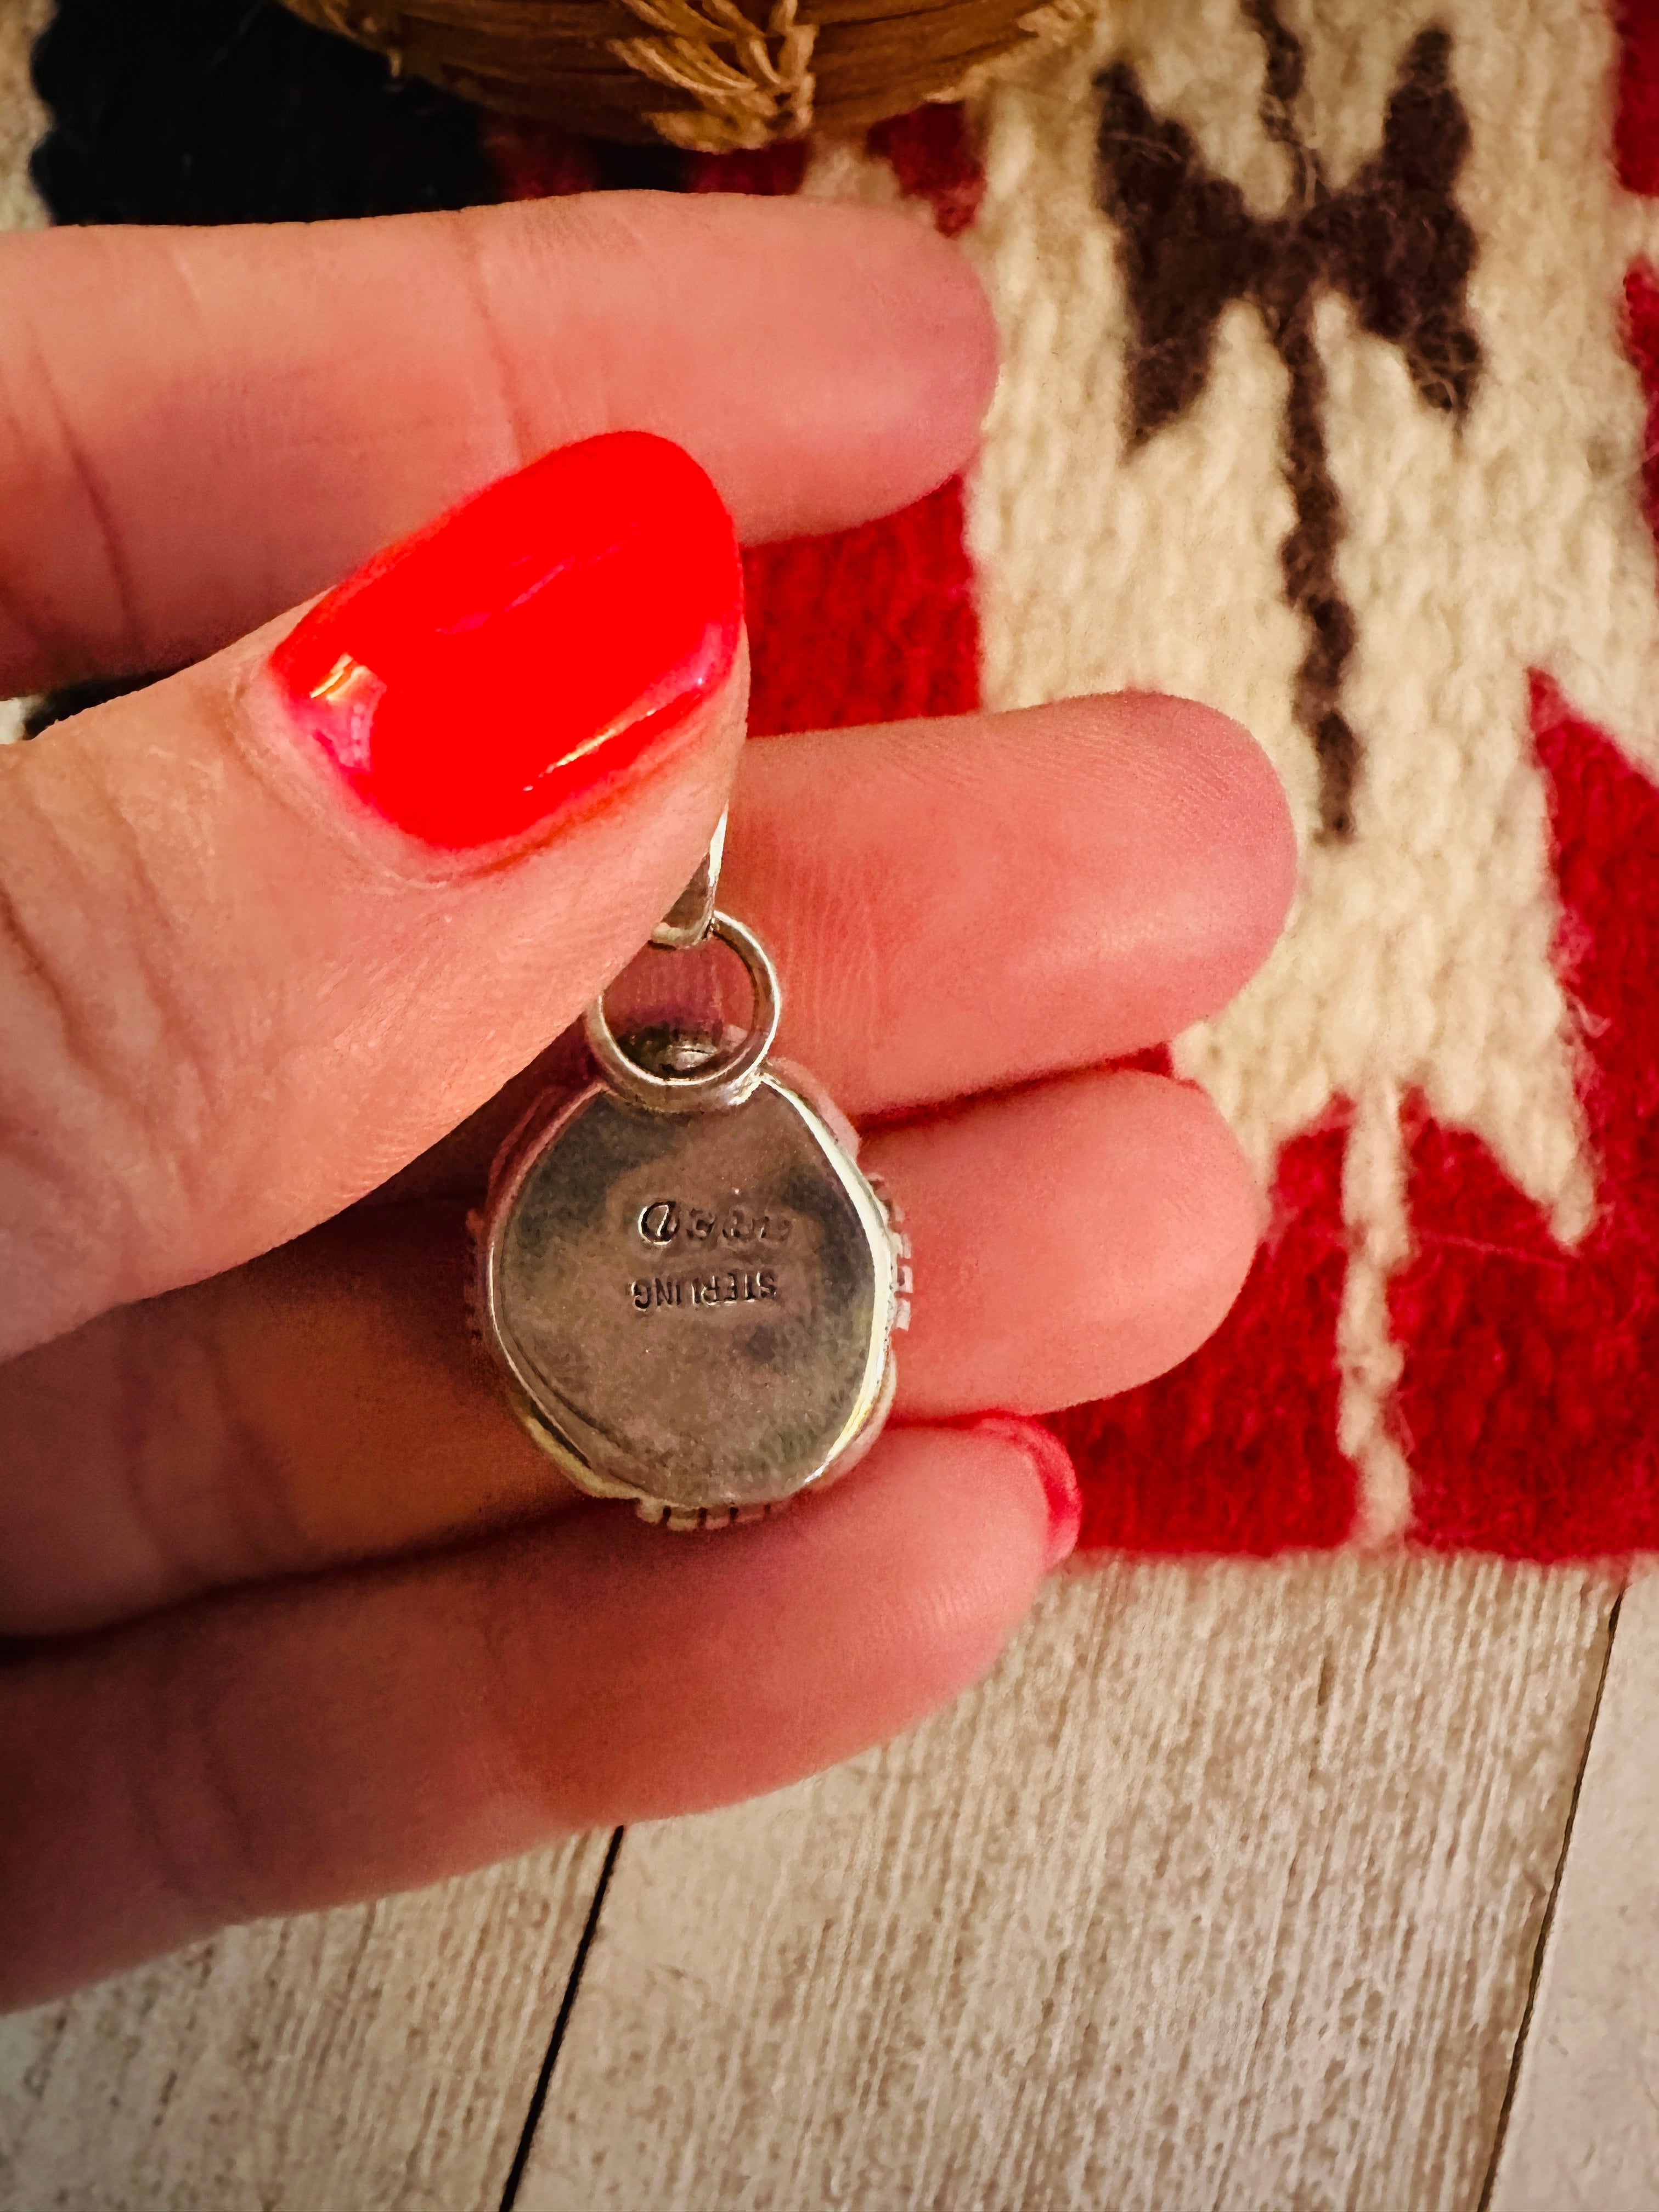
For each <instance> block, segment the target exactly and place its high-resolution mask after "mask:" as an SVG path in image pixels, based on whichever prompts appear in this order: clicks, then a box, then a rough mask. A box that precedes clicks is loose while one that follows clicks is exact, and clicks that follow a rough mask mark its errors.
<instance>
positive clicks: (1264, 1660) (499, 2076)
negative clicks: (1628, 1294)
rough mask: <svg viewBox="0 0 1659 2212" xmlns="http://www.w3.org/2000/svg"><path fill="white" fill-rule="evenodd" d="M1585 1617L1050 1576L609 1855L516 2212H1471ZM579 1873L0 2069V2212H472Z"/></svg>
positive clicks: (1439, 1568) (1444, 1582)
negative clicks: (948, 1702)
mask: <svg viewBox="0 0 1659 2212" xmlns="http://www.w3.org/2000/svg"><path fill="white" fill-rule="evenodd" d="M1612 1601H1613V1585H1612V1584H1611V1583H1606V1582H1603V1581H1600V1580H1598V1579H1597V1578H1595V1577H1592V1576H1589V1575H1583V1574H1577V1573H1574V1572H1571V1571H1554V1572H1550V1573H1547V1572H1544V1571H1539V1570H1526V1569H1522V1570H1504V1569H1503V1568H1500V1567H1497V1566H1494V1565H1491V1564H1489V1563H1481V1562H1471V1561H1461V1562H1438V1561H1425V1562H1417V1563H1413V1562H1407V1561H1396V1562H1394V1563H1391V1564H1389V1565H1379V1564H1376V1563H1369V1564H1368V1563H1364V1562H1360V1561H1354V1560H1352V1559H1346V1560H1345V1559H1337V1560H1323V1561H1316V1562H1309V1563H1305V1564H1303V1565H1295V1566H1287V1567H1261V1566H1251V1565H1232V1566H1221V1567H1213V1568H1210V1569H1205V1570H1200V1569H1191V1568H1184V1567H1180V1566H1176V1565H1168V1564H1165V1565H1129V1564H1117V1565H1109V1566H1106V1567H1103V1568H1098V1569H1095V1570H1093V1571H1091V1572H1090V1573H1088V1574H1087V1575H1085V1576H1079V1577H1071V1578H1066V1579H1064V1580H1062V1581H1061V1582H1060V1583H1058V1584H1057V1585H1055V1586H1054V1588H1053V1589H1051V1590H1050V1592H1049V1593H1048V1595H1047V1596H1046V1598H1045V1600H1044V1602H1043V1604H1042V1607H1041V1609H1040V1613H1039V1616H1038V1618H1037V1620H1036V1621H1035V1622H1034V1623H1033V1624H1032V1626H1031V1627H1030V1629H1029V1630H1028V1631H1027V1632H1026V1633H1025V1634H1024V1637H1023V1638H1021V1639H1020V1641H1019V1643H1018V1645H1017V1646H1016V1648H1015V1650H1013V1651H1012V1653H1011V1654H1010V1656H1009V1657H1008V1659H1007V1660H1006V1662H1005V1663H1004V1665H1003V1666H1002V1667H1001V1668H1000V1669H999V1670H998V1672H997V1674H995V1675H994V1676H993V1678H992V1679H991V1680H989V1681H988V1682H987V1684H986V1685H984V1686H982V1687H981V1689H980V1690H979V1691H978V1692H975V1693H973V1694H972V1695H971V1696H970V1697H969V1698H968V1699H964V1700H963V1702H962V1703H961V1704H960V1705H958V1706H957V1708H956V1709H955V1710H954V1711H952V1712H951V1713H949V1714H946V1715H944V1716H941V1717H939V1719H938V1720H936V1721H935V1722H933V1723H930V1724H929V1725H928V1726H927V1728H925V1729H921V1730H920V1731H918V1732H917V1733H916V1734H915V1735H913V1736H911V1737H909V1738H908V1739H907V1740H905V1741H903V1742H902V1743H900V1744H897V1745H895V1746H892V1747H889V1748H888V1749H887V1750H886V1751H884V1752H881V1753H874V1754H872V1755H871V1756H870V1757H868V1758H866V1759H859V1760H854V1761H853V1762H851V1763H850V1764H849V1765H847V1766H845V1767H842V1768H841V1769H839V1770H837V1771H836V1772H835V1773H832V1774H830V1775H829V1776H826V1777H823V1778H820V1779H819V1780H817V1781H816V1782H814V1783H811V1784H804V1785H802V1786H801V1787H800V1788H799V1789H798V1790H791V1791H787V1792H784V1793H782V1794H781V1796H777V1797H775V1798H773V1799H770V1800H768V1801H766V1802H763V1803H761V1804H759V1805H756V1806H750V1807H747V1808H740V1809H738V1810H735V1811H732V1812H729V1813H724V1814H715V1815H711V1816H708V1817H707V1818H706V1819H703V1820H693V1821H685V1822H680V1823H675V1824H671V1825H669V1826H662V1827H654V1828H647V1829H641V1830H637V1831H635V1832H633V1833H632V1834H631V1835H630V1836H629V1838H628V1842H627V1844H626V1846H625V1848H624V1849H623V1852H622V1855H621V1857H620V1860H619V1862H618V1863H617V1872H616V1875H615V1878H614V1880H613V1883H612V1887H611V1896H610V1898H609V1900H608V1902H607V1907H606V1910H605V1914H604V1916H603V1918H602V1919H601V1921H600V1923H599V1929H598V1934H597V1938H596V1940H595V1941H594V1942H593V1945H592V1954H591V1955H590V1957H589V1959H588V1962H587V1971H586V1977H585V1978H584V1980H583V1983H582V1985H581V1989H580V1995H579V1996H578V1997H577V1998H576V2001H575V2003H574V2010H573V2011H572V2012H571V2014H570V2016H569V2026H568V2033H566V2035H565V2038H564V2042H563V2046H562V2051H561V2052H560V2055H559V2063H558V2065H557V2067H556V2069H555V2071H554V2073H553V2075H552V2081H551V2086H550V2094H549V2097H548V2102H547V2108H546V2112H545V2114H544V2118H543V2121H542V2124H541V2127H540V2129H539V2130H538V2132H537V2134H536V2136H535V2139H534V2141H533V2142H532V2144H531V2146H530V2150H529V2156H528V2160H527V2164H526V2170H525V2174H524V2181H523V2186H522V2190H521V2191H520V2197H519V2204H518V2212H605V2208H606V2207H613V2206H614V2207H622V2208H627V2212H747V2208H750V2207H763V2206H778V2207H781V2208H787V2212H815V2208H817V2207H819V2206H823V2207H825V2208H828V2207H829V2206H841V2205H847V2206H852V2207H855V2208H863V2212H872V2209H873V2208H878V2207H879V2208H888V2207H897V2206H901V2205H902V2206H903V2207H905V2208H906V2212H912V2208H918V2207H927V2206H935V2205H937V2206H940V2207H949V2208H951V2212H958V2209H959V2212H972V2208H975V2207H980V2206H983V2207H987V2208H994V2209H995V2212H1002V2208H1006V2207H1014V2206H1018V2207H1019V2208H1020V2212H1026V2208H1030V2212H1042V2208H1044V2207H1048V2206H1054V2207H1066V2208H1070V2207H1073V2206H1075V2207H1078V2208H1082V2207H1084V2206H1088V2207H1091V2208H1095V2207H1097V2206H1099V2205H1101V2204H1103V2203H1109V2204H1111V2205H1112V2206H1113V2207H1114V2208H1115V2212H1132V2208H1133V2207H1135V2206H1137V2205H1145V2206H1148V2207H1151V2208H1153V2212H1174V2208H1177V2207H1178V2208H1179V2212H1199V2208H1200V2207H1202V2206H1206V2205H1212V2206H1216V2207H1219V2208H1232V2212H1259V2208H1260V2207H1261V2205H1262V2204H1265V2203H1273V2204H1276V2205H1277V2204H1291V2205H1295V2206H1297V2207H1298V2208H1304V2207H1305V2208H1315V2207H1319V2206H1322V2205H1326V2204H1329V2205H1331V2206H1333V2207H1334V2206H1337V2205H1339V2204H1340V2205H1358V2206H1361V2207H1365V2206H1372V2205H1382V2204H1387V2205H1388V2206H1389V2208H1390V2212H1417V2208H1419V2207H1424V2208H1431V2207H1439V2206H1447V2207H1452V2206H1458V2207H1468V2206H1472V2205H1473V2203H1474V2199H1475V2197H1476V2196H1477V2195H1478V2193H1479V2190H1480V2179H1481V2176H1482V2173H1483V2172H1484V2170H1485V2168H1486V2163H1487V2160H1488V2157H1489V2155H1490V2151H1491V2146H1492V2138H1493V2135H1494V2132H1495V2128H1496V2123H1497V2115H1498V2107H1499V2106H1500V2104H1501V2100H1502V2097H1503V2092H1504V2081H1505V2080H1506V2078H1507V2075H1508V2070H1509V2061H1510V2053H1511V2051H1512V2049H1513V2047H1514V2043H1515V2039H1516V2028H1517V2026H1518V2022H1519V2019H1520V2015H1521V2009H1522V2003H1523V2002H1524V1996H1525V1991H1526V1987H1527V1983H1528V1973H1529V1970H1530V1966H1531V1963H1532V1959H1533V1955H1534V1949H1535V1945H1536V1939H1537V1930H1538V1926H1539V1923H1540V1920H1541V1915H1542V1911H1543V1906H1544V1900H1545V1898H1546V1896H1547V1892H1548V1889H1549V1886H1550V1881H1551V1879H1552V1876H1553V1870H1554V1868H1555V1865H1556V1863H1557V1860H1558V1858H1559V1849H1560V1839H1561V1834H1562V1831H1563V1827H1564V1826H1565V1817H1566V1808H1567V1803H1568V1800H1569V1798H1570V1796H1571V1789H1572V1784H1573V1779H1574V1777H1575V1776H1576V1774H1577V1771H1578V1762H1579V1754H1580V1750H1581V1747H1582V1744H1583V1736H1584V1733H1585V1729H1586V1727H1587V1724H1588V1718H1589V1708H1590V1703H1591V1700H1592V1699H1593V1696H1594V1690H1595V1680H1596V1679H1597V1677H1598V1675H1599V1672H1600V1667H1601V1649H1602V1644H1603V1641H1604V1638H1605V1630H1606V1622H1607V1613H1608V1610H1609V1608H1610V1606H1611V1604H1612ZM606 1849H607V1838H604V1837H595V1838H587V1839H584V1840H582V1841H580V1842H578V1843H576V1844H571V1845H568V1846H566V1847H564V1848H563V1849H562V1850H557V1851H554V1852H550V1853H547V1854H544V1855H542V1856H541V1857H538V1858H536V1859H532V1860H528V1861H524V1862H520V1863H519V1864H517V1865H516V1866H513V1867H508V1868H504V1869H497V1870H496V1871H495V1873H493V1874H490V1875H482V1876H477V1877H474V1878H473V1879H472V1880H471V1881H465V1882H460V1883H455V1884H452V1885H450V1886H448V1887H447V1888H446V1889H443V1890H440V1891H436V1892H432V1893H427V1894H425V1895H423V1896H419V1897H415V1898H407V1899H394V1900H391V1901H389V1902H387V1903H386V1904H384V1905H379V1906H374V1907H364V1908H360V1909H358V1910H356V1911H349V1912H343V1913H337V1914H330V1915H325V1916H320V1917H316V1918H313V1919H307V1920H301V1921H296V1922H290V1923H275V1924H266V1925H264V1926H263V1927H258V1928H253V1929H242V1930H239V1931H234V1932H232V1933H231V1934H228V1935H227V1936H223V1937H221V1938H220V1939H218V1941H217V1942H215V1943H211V1944H208V1945H204V1946H201V1947H198V1948H197V1950H196V1951H195V1952H192V1953H190V1954H185V1956H183V1957H182V1958H180V1959H177V1960H170V1961H165V1962H162V1963H161V1964H160V1965H158V1966H155V1967H152V1968H150V1969H148V1970H146V1971H145V1972H143V1973H140V1974H137V1975H132V1976H128V1977H126V1978H124V1979H122V1980H120V1981H118V1982H116V1983H113V1984H108V1985H106V1987H105V1988H103V1989H100V1990H91V1991H88V1992H87V1993H85V1994H84V1995H83V1996H79V1997H76V1998H75V1999H73V2000H71V2001H70V2002H69V2003H68V2004H66V2005H64V2006H59V2007H52V2008H43V2009H42V2010H41V2011H40V2012H39V2013H36V2014H33V2015H27V2016H26V2017H25V2018H24V2019H22V2020H21V2021H12V2022H10V2023H6V2024H3V2026H0V2144H3V2145H5V2146H7V2147H8V2152H7V2157H6V2160H4V2161H3V2162H0V2206H3V2207H5V2208H6V2212H40V2207H41V2206H42V2205H44V2204H46V2203H56V2204H59V2205H63V2206H65V2207H70V2208H81V2212H104V2208H108V2212H117V2208H119V2212H149V2208H155V2212H195V2208H197V2207H199V2208H202V2212H207V2208H212V2209H213V2212H226V2208H234V2207H240V2206H242V2205H258V2206H259V2207H261V2208H270V2212H381V2208H386V2212H404V2208H410V2212H428V2208H430V2212H457V2208H459V2207H471V2206H475V2205H476V2206H479V2207H482V2208H483V2209H484V2212H492V2208H493V2207H494V2206H495V2204H496V2203H498V2202H499V2197H500V2192H501V2187H502V2185H503V2182H504V2180H505V2179H506V2177H507V2172H508V2171H509V2169H510V2166H511V2163H512V2159H513V2151H514V2149H515V2148H516V2146H517V2144H518V2142H519V2139H520V2134H521V2132H522V2129H523V2123H524V2118H525V2113H526V2106H527V2105H528V2104H529V2101H530V2099H531V2096H532V2091H533V2087H534V2083H535V2078H536V2075H537V2073H538V2068H539V2065H540V2062H541V2059H542V2057H543V2054H544V2050H545V2046H546V2042H547V2037H548V2033H549V2031H550V2027H551V2026H552V2023H553V2021H554V2019H555V2016H556V2014H557V2013H558V2011H559V2009H560V2005H561V2000H562V1993H563V1992H565V1991H566V1990H568V1984H569V1976H570V1968H571V1966H572V1963H573V1960H574V1954H575V1950H576V1947H577V1945H578V1943H579V1942H580V1936H581V1931H582V1929H583V1927H584V1925H585V1924H586V1919H587V1916H588V1908H589V1904H590V1902H591V1899H592V1893H593V1888H594V1885H595V1882H596V1881H597V1880H598V1878H599V1869H600V1866H601V1863H602V1861H603V1859H604V1857H605V1850H606ZM89 2115H95V2116H96V2125H95V2126H94V2127H89V2126H88V2116H89Z"/></svg>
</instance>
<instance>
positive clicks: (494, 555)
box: [270, 430, 743, 850]
mask: <svg viewBox="0 0 1659 2212" xmlns="http://www.w3.org/2000/svg"><path fill="white" fill-rule="evenodd" d="M742 624H743V575H742V569H741V568H740V566H739V563H738V550H737V544H736V540H735V538H733V535H732V520H731V517H730V516H729V515H728V514H727V513H726V509H725V507H723V506H722V505H721V503H720V495H719V493H718V492H717V491H716V490H715V489H714V485H713V484H712V483H710V482H709V481H708V477H706V476H705V475H704V474H703V472H702V470H701V469H700V468H699V467H698V466H697V464H696V462H695V461H694V460H693V459H691V457H690V454H689V453H683V452H682V451H681V450H680V448H679V447H678V446H674V445H671V444H670V443H669V442H668V441H667V440H666V439H665V438H656V437H652V436H649V435H647V434H646V433H645V432H643V431H632V430H628V431H618V432H616V433H615V434H613V435H610V436H607V437H603V438H589V439H587V440H586V441H584V442H583V443H582V444H580V445H579V446H567V447H563V448H562V450H561V451H559V452H557V453H548V454H546V455H544V458H543V459H540V460H538V461H533V462H532V464H531V465H530V466H529V467H528V468H526V469H520V470H519V471H517V472H516V473H515V474H514V475H513V476H510V477H502V478H501V481H500V482H499V483H493V484H490V485H489V487H488V488H487V489H485V490H483V491H481V492H479V493H478V494H477V495H476V497H474V498H472V499H470V500H468V501H465V504H464V505H462V506H460V507H455V508H453V509H452V510H451V512H450V513H447V514H446V515H442V516H441V517H440V518H439V520H437V521H436V522H434V523H430V524H428V526H427V527H426V528H425V529H424V530H421V531H418V532H416V534H415V536H414V537H412V538H405V539H404V540H403V542H402V543H401V544H397V545H393V546H391V547H389V548H388V550H386V552H384V553H380V554H377V555H376V556H375V557H374V559H373V560H372V561H371V562H369V563H368V566H367V567H366V568H360V569H359V570H358V572H357V574H356V575H355V576H351V577H349V578H348V579H347V580H346V581H345V582H344V583H343V584H341V585H339V586H337V588H336V589H335V590H333V591H331V592H329V594H328V596H327V597H326V598H325V599H321V600H319V603H318V604H317V605H316V606H314V607H313V609H312V610H311V611H310V613H309V614H307V615H306V616H304V617H302V618H301V621H300V623H298V625H297V626H296V627H295V629H293V630H292V631H291V632H290V633H289V635H288V636H287V637H286V638H284V639H283V642H282V643H281V644H280V645H279V646H278V647H276V652H275V653H273V654H272V655H271V659H270V665H271V669H272V671H273V672H274V674H275V676H276V680H277V682H278V684H280V685H281V686H282V689H283V694H284V696H285V699H286V702H287V704H288V707H289V712H290V713H291V714H293V716H294V718H295V720H296V721H297V722H298V723H299V724H300V725H301V727H302V728H303V729H305V730H307V732H309V733H310V734H311V736H312V737H313V738H315V739H316V741H317V743H318V744H319V745H320V746H321V747H322V749H323V750H324V751H325V753H326V754H327V755H328V757H329V758H330V759H331V761H332V762H333V763H334V764H335V766H336V767H337V769H339V771H340V773H341V775H343V776H344V778H345V780H346V781H347V782H348V783H349V785H350V786H351V787H352V789H353V790H354V791H355V792H356V793H357V794H358V796H359V797H360V798H361V799H364V800H365V801H367V803H368V805H370V806H372V807H374V810H375V811H376V812H377V813H379V814H381V815H384V816H385V817H386V820H387V821H388V822H392V823H396V824H397V826H398V828H399V829H407V830H409V831H410V833H411V834H412V835H413V836H416V837H420V838H422V839H424V841H425V842H427V843H428V844H429V845H437V846H442V847H445V848H449V849H451V850H455V849H459V848H465V847H469V846H476V845H483V844H490V843H494V842H495V841H496V840H497V839H499V838H503V837H512V836H517V835H519V834H520V832H522V831H524V830H526V829H531V828H532V827H533V826H534V825H535V824H537V823H545V822H547V821H549V820H550V819H551V818H552V817H554V816H556V815H558V814H561V813H562V812H564V811H567V810H568V808H570V807H572V806H574V805H578V804H580V802H582V801H584V800H586V799H591V798H592V796H593V795H594V794H595V793H599V792H600V791H603V790H605V788H607V787H609V786H611V784H613V783H615V781H617V778H619V777H620V776H622V775H624V774H625V773H626V771H627V770H628V769H630V768H632V767H633V766H634V765H635V763H636V762H637V761H639V760H640V758H641V756H642V755H644V754H645V753H646V752H647V751H648V750H649V749H650V748H651V746H652V745H653V744H654V743H655V741H656V739H657V738H659V737H661V736H663V735H664V734H665V733H666V732H668V731H670V730H671V729H673V728H674V727H675V726H676V725H677V724H678V723H679V722H682V721H683V720H684V719H685V717H686V715H687V714H690V712H691V710H692V709H693V708H695V707H696V706H697V705H698V703H699V702H701V701H702V700H704V699H707V698H708V697H709V696H711V695H712V694H713V693H714V692H715V691H717V690H719V688H720V684H722V683H723V682H724V680H725V678H726V673H727V671H729V670H730V668H731V665H732V659H733V657H734V656H735V654H736V653H737V649H738V638H739V635H740V633H741V629H742Z"/></svg>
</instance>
